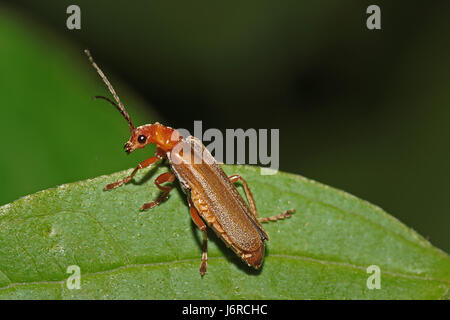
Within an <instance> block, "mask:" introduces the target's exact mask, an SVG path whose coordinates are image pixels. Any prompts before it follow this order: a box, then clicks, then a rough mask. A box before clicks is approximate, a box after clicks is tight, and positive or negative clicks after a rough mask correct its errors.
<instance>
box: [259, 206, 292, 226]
mask: <svg viewBox="0 0 450 320" xmlns="http://www.w3.org/2000/svg"><path fill="white" fill-rule="evenodd" d="M294 212H295V210H294V209H290V210H286V211H285V212H282V213H279V214H276V215H274V216H270V217H264V218H258V221H259V222H261V223H265V222H270V221H277V220H283V219H286V218H289V217H290V216H292V214H293V213H294Z"/></svg>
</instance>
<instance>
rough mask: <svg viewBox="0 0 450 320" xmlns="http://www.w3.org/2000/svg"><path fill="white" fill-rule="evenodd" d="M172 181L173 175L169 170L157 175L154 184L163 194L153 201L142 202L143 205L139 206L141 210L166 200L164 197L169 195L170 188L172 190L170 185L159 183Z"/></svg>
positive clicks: (173, 179)
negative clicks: (165, 185)
mask: <svg viewBox="0 0 450 320" xmlns="http://www.w3.org/2000/svg"><path fill="white" fill-rule="evenodd" d="M174 181H175V176H174V175H173V174H172V173H170V172H165V173H163V174H161V175H160V176H158V177H157V178H156V179H155V184H156V186H157V187H158V189H159V190H161V191H162V192H163V194H162V195H161V196H160V197H159V198H158V199H156V200H155V201H152V202H149V203H144V205H143V206H142V207H141V211H144V210H149V209H151V208H153V207H156V206H157V205H158V204H160V203H161V202H163V201H164V200H166V198H167V197H168V196H169V193H170V190H172V187H164V186H162V185H161V184H162V183H165V182H174Z"/></svg>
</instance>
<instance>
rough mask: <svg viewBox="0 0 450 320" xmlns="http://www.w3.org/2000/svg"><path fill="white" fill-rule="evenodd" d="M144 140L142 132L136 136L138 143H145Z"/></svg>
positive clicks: (145, 138)
mask: <svg viewBox="0 0 450 320" xmlns="http://www.w3.org/2000/svg"><path fill="white" fill-rule="evenodd" d="M146 140H147V137H146V136H144V135H143V134H141V135H140V136H139V137H138V142H139V143H145V141H146Z"/></svg>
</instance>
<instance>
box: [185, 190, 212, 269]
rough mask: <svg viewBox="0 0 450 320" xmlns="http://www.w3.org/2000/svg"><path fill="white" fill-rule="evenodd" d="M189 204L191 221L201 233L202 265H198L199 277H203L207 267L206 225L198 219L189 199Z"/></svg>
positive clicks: (198, 216)
mask: <svg viewBox="0 0 450 320" xmlns="http://www.w3.org/2000/svg"><path fill="white" fill-rule="evenodd" d="M188 202H189V212H190V213H191V218H192V221H194V223H195V224H196V226H197V227H198V228H199V229H200V230H201V231H203V252H202V263H201V265H200V275H201V276H202V277H203V276H204V275H205V273H206V268H207V266H208V264H207V261H208V236H207V234H206V224H205V222H203V220H202V219H201V218H200V215H199V214H198V211H197V209H196V208H195V206H194V204H193V203H192V200H191V198H188Z"/></svg>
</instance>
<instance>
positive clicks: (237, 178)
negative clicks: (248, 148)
mask: <svg viewBox="0 0 450 320" xmlns="http://www.w3.org/2000/svg"><path fill="white" fill-rule="evenodd" d="M228 179H230V181H231V182H232V183H235V182H238V181H241V182H242V184H243V185H244V191H245V195H246V196H247V200H248V203H249V205H250V209H251V211H252V213H253V216H254V217H255V218H256V219H258V221H259V222H261V223H265V222H269V221H277V220H283V219H286V218H289V217H290V216H291V215H292V214H293V213H294V212H295V210H294V209H291V210H287V211H285V212H282V213H280V214H277V215H274V216H270V217H264V218H258V211H257V210H256V205H255V200H254V199H253V195H252V192H251V191H250V188H249V186H248V184H247V182H246V181H245V180H244V178H242V177H241V176H240V175H238V174H235V175H232V176H229V177H228Z"/></svg>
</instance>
